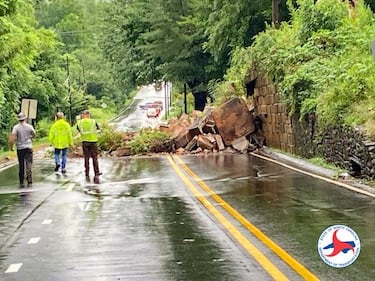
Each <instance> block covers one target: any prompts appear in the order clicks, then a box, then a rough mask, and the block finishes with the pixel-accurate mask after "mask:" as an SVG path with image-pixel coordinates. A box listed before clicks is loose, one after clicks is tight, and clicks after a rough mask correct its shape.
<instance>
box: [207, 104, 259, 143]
mask: <svg viewBox="0 0 375 281" xmlns="http://www.w3.org/2000/svg"><path fill="white" fill-rule="evenodd" d="M211 114H212V118H213V119H214V121H215V124H216V128H217V130H218V131H219V134H220V135H221V137H222V138H223V141H224V143H225V145H227V146H229V145H231V144H232V141H233V140H236V139H238V138H241V137H244V136H247V135H249V134H251V133H252V132H253V131H254V130H255V126H254V123H253V118H252V115H251V113H250V111H249V109H248V108H247V105H246V103H245V101H244V100H243V99H241V98H238V97H236V98H232V99H231V100H229V101H227V102H226V103H224V104H222V105H221V106H219V107H218V108H216V109H215V110H214V111H212V113H211Z"/></svg>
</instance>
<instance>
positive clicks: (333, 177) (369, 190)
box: [252, 147, 375, 197]
mask: <svg viewBox="0 0 375 281" xmlns="http://www.w3.org/2000/svg"><path fill="white" fill-rule="evenodd" d="M252 154H254V155H255V156H257V155H259V156H260V157H263V158H266V159H271V160H273V161H275V162H279V164H285V165H287V166H290V167H292V168H294V169H296V170H300V171H304V172H307V173H310V174H313V175H317V176H319V177H321V178H325V179H326V180H327V181H329V182H331V183H334V184H336V185H340V186H343V187H346V188H348V189H352V190H354V191H357V192H360V191H363V192H361V193H363V194H365V195H368V196H371V197H375V188H374V187H371V186H369V185H366V184H364V183H363V181H362V180H361V179H355V178H351V177H349V178H344V179H341V178H340V177H339V175H338V174H337V172H336V171H334V170H330V169H327V168H323V167H320V166H318V165H314V164H312V163H310V162H308V161H306V160H303V159H299V158H296V157H293V156H289V155H286V154H283V153H279V152H275V151H273V150H272V149H270V148H267V147H264V148H263V149H262V150H259V151H257V152H253V153H252ZM351 187H352V188H351Z"/></svg>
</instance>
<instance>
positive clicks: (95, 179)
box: [94, 176, 99, 184]
mask: <svg viewBox="0 0 375 281" xmlns="http://www.w3.org/2000/svg"><path fill="white" fill-rule="evenodd" d="M94 183H95V184H99V177H98V176H95V177H94Z"/></svg>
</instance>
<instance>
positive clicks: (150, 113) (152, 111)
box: [146, 107, 160, 118]
mask: <svg viewBox="0 0 375 281" xmlns="http://www.w3.org/2000/svg"><path fill="white" fill-rule="evenodd" d="M159 114H160V108H154V107H150V108H148V109H147V113H146V115H147V117H148V118H156V117H158V116H159Z"/></svg>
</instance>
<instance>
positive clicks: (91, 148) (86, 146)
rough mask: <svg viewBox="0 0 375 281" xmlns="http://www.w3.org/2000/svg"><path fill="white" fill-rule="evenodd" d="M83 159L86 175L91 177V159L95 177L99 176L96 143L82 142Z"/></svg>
mask: <svg viewBox="0 0 375 281" xmlns="http://www.w3.org/2000/svg"><path fill="white" fill-rule="evenodd" d="M82 150H83V157H84V159H85V175H86V177H88V176H89V175H90V158H92V165H93V166H94V173H95V177H97V176H99V164H98V147H97V145H96V142H86V141H84V142H82Z"/></svg>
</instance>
